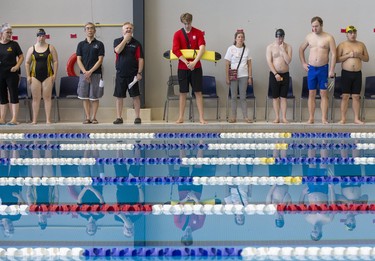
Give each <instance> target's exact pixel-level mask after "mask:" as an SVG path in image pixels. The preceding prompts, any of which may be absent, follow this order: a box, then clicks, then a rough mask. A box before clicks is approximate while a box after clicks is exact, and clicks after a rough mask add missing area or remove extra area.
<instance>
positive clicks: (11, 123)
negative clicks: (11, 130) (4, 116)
mask: <svg viewBox="0 0 375 261" xmlns="http://www.w3.org/2000/svg"><path fill="white" fill-rule="evenodd" d="M18 124H20V123H19V122H18V121H10V122H8V123H7V125H18Z"/></svg>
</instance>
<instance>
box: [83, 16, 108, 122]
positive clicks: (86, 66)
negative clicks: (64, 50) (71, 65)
mask: <svg viewBox="0 0 375 261" xmlns="http://www.w3.org/2000/svg"><path fill="white" fill-rule="evenodd" d="M85 32H86V39H85V40H84V41H81V42H80V43H79V44H78V46H77V64H78V67H79V69H80V75H79V83H78V90H77V92H78V98H79V99H81V100H83V109H84V110H85V115H86V119H85V120H84V122H83V124H88V123H93V124H97V123H98V121H97V119H96V113H97V111H98V108H99V98H101V97H103V94H104V90H103V88H102V87H101V86H99V82H100V80H101V79H102V63H103V58H104V44H103V43H102V42H101V41H98V40H97V39H96V38H95V32H96V28H95V24H93V23H91V22H89V23H87V24H86V25H85ZM90 103H91V104H90ZM90 105H91V109H90ZM91 114H92V115H91Z"/></svg>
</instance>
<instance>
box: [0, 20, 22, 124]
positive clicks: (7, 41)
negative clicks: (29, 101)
mask: <svg viewBox="0 0 375 261" xmlns="http://www.w3.org/2000/svg"><path fill="white" fill-rule="evenodd" d="M12 33H13V32H12V27H11V26H10V24H7V23H5V24H3V25H2V26H1V29H0V125H4V124H5V117H6V113H7V107H8V106H9V105H8V104H9V101H10V104H11V112H12V119H11V120H10V121H9V122H8V123H7V124H8V125H16V124H18V121H17V116H18V109H19V100H18V82H19V81H20V73H21V70H20V66H21V64H22V62H23V60H24V57H23V53H22V50H21V48H20V46H19V44H18V43H17V42H15V41H13V40H12Z"/></svg>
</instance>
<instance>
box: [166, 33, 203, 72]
mask: <svg viewBox="0 0 375 261" xmlns="http://www.w3.org/2000/svg"><path fill="white" fill-rule="evenodd" d="M187 36H188V39H189V42H190V49H197V50H198V49H199V46H201V45H206V41H205V40H204V34H203V32H202V31H201V30H199V29H197V28H195V27H192V28H191V31H190V32H189V33H187ZM181 49H188V45H187V42H186V38H185V35H184V33H183V32H182V31H181V30H178V31H177V32H175V34H174V36H173V47H172V52H173V53H174V54H175V55H176V56H177V57H180V56H182V53H181V51H180V50H181ZM187 60H188V61H194V59H187ZM200 67H202V65H201V62H200V61H199V62H197V64H196V65H195V68H200ZM178 69H181V70H189V68H188V67H187V66H186V64H185V63H184V62H182V61H181V60H179V62H178Z"/></svg>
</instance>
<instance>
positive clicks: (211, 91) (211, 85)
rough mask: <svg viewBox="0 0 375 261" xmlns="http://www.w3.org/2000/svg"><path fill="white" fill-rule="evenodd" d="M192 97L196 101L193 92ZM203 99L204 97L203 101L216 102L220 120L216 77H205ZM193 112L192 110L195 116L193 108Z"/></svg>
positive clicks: (217, 115) (217, 114) (217, 116)
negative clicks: (212, 100)
mask: <svg viewBox="0 0 375 261" xmlns="http://www.w3.org/2000/svg"><path fill="white" fill-rule="evenodd" d="M191 96H192V97H193V99H195V95H194V92H192V95H191ZM202 97H203V101H205V100H210V99H214V100H216V120H219V118H220V117H219V96H218V95H217V92H216V79H215V77H214V76H207V75H203V83H202ZM191 110H192V115H194V113H193V110H194V109H193V106H192V108H191ZM192 120H194V119H192Z"/></svg>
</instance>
